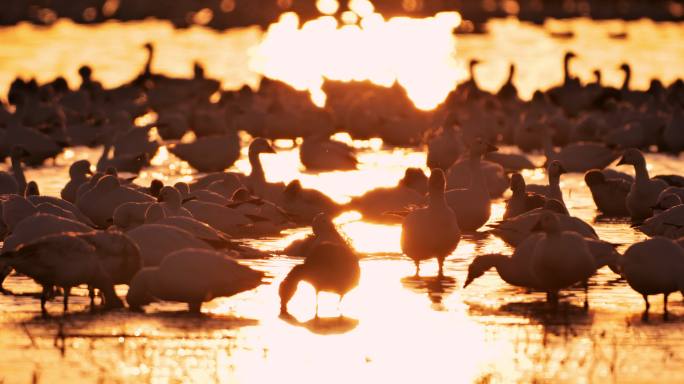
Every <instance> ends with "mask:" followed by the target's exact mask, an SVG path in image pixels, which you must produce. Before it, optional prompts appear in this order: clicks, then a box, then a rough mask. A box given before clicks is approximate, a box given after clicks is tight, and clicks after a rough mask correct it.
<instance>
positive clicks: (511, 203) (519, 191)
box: [503, 173, 546, 220]
mask: <svg viewBox="0 0 684 384" xmlns="http://www.w3.org/2000/svg"><path fill="white" fill-rule="evenodd" d="M511 191H512V192H513V196H511V198H510V199H508V201H507V202H506V211H504V215H503V218H504V220H506V219H509V218H511V217H515V216H518V215H520V214H522V213H525V212H529V211H531V210H533V209H535V208H541V207H543V206H544V203H545V202H546V198H545V197H544V196H542V195H539V194H537V193H534V192H528V191H527V187H526V185H525V179H524V178H523V177H522V175H521V174H519V173H514V174H513V175H511Z"/></svg>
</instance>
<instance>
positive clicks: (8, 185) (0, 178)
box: [0, 146, 29, 195]
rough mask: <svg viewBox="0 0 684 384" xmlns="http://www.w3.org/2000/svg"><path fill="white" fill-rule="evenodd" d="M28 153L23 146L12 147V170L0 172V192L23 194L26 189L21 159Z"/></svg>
mask: <svg viewBox="0 0 684 384" xmlns="http://www.w3.org/2000/svg"><path fill="white" fill-rule="evenodd" d="M28 155H29V153H28V152H27V151H26V150H25V149H24V148H23V147H20V146H14V147H12V149H11V151H10V159H11V166H12V172H11V173H8V172H0V194H10V193H16V194H20V195H23V194H24V191H25V190H26V176H24V169H23V167H22V166H21V161H22V159H23V158H24V157H26V156H28Z"/></svg>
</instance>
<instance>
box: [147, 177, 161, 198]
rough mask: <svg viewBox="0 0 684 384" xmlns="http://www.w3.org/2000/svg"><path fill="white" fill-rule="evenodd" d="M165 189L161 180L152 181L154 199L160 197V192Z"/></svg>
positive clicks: (151, 190)
mask: <svg viewBox="0 0 684 384" xmlns="http://www.w3.org/2000/svg"><path fill="white" fill-rule="evenodd" d="M162 188H164V182H162V181H161V180H159V179H152V181H151V182H150V195H151V196H152V197H159V192H161V190H162Z"/></svg>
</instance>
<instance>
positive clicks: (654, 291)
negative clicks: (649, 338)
mask: <svg viewBox="0 0 684 384" xmlns="http://www.w3.org/2000/svg"><path fill="white" fill-rule="evenodd" d="M620 270H621V272H622V275H623V276H624V277H625V279H626V280H627V283H628V284H629V286H630V287H632V289H634V290H635V291H637V292H639V293H640V294H641V295H642V296H643V298H644V302H645V304H646V309H645V311H644V314H643V319H644V320H648V310H649V308H650V307H651V305H650V303H649V302H648V296H649V295H658V294H661V293H662V294H663V316H664V318H665V319H666V320H667V318H668V311H667V298H668V296H669V295H670V293H672V292H676V291H681V292H683V293H684V250H682V247H680V246H679V245H677V243H675V242H674V241H672V240H669V239H665V238H662V237H656V238H653V239H648V240H645V241H642V242H640V243H636V244H633V245H632V246H630V247H629V248H628V249H627V251H625V253H624V256H623V257H622V258H621V260H620Z"/></svg>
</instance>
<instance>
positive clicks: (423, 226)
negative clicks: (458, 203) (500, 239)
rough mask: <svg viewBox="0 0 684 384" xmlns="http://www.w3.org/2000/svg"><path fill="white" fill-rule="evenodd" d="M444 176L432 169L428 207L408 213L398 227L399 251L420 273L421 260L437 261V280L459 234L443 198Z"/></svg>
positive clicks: (455, 244)
mask: <svg viewBox="0 0 684 384" xmlns="http://www.w3.org/2000/svg"><path fill="white" fill-rule="evenodd" d="M445 186H446V181H445V177H444V172H443V171H442V170H441V169H439V168H435V169H433V170H432V173H431V174H430V179H429V192H428V199H429V200H428V205H427V207H424V208H418V209H416V210H413V211H411V213H409V214H408V215H407V216H406V217H405V218H404V220H403V222H402V225H401V249H402V251H403V252H404V254H406V256H408V257H409V258H411V259H412V260H413V262H414V263H415V265H416V275H418V274H419V272H420V262H421V260H427V259H431V258H433V257H436V258H437V263H438V264H439V276H442V275H443V264H444V259H446V257H447V256H449V255H450V254H451V253H452V252H453V251H454V250H455V249H456V247H457V246H458V243H459V241H460V240H461V230H460V229H459V227H458V221H457V219H456V214H455V213H454V211H453V209H451V207H449V205H448V204H447V201H446V197H445V192H444V190H445Z"/></svg>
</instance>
